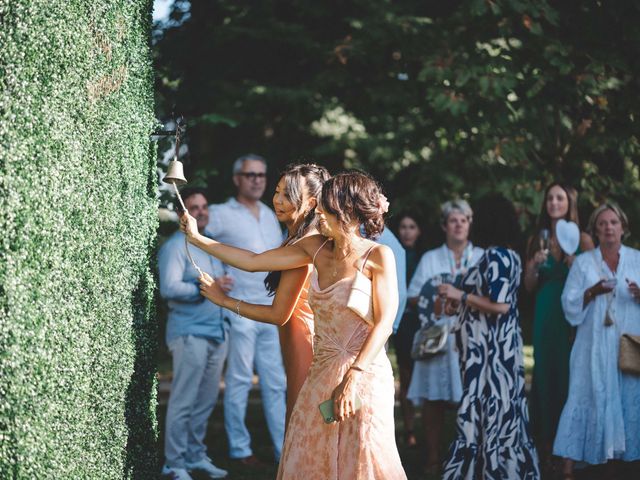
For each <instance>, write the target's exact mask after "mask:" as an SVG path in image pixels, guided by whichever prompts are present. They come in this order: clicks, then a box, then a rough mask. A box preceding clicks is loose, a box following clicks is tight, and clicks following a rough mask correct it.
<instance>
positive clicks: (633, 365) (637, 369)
mask: <svg viewBox="0 0 640 480" xmlns="http://www.w3.org/2000/svg"><path fill="white" fill-rule="evenodd" d="M618 366H619V367H620V370H621V371H622V372H623V373H628V374H630V375H640V335H630V334H628V333H623V334H622V335H621V336H620V354H619V356H618Z"/></svg>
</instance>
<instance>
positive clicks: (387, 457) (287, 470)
mask: <svg viewBox="0 0 640 480" xmlns="http://www.w3.org/2000/svg"><path fill="white" fill-rule="evenodd" d="M352 281H353V278H344V279H341V280H338V281H337V282H335V283H334V284H333V285H330V286H329V287H327V288H325V289H322V290H320V289H319V287H318V283H317V274H316V272H315V271H314V273H312V276H311V288H310V289H309V304H310V305H311V308H312V309H313V311H314V313H315V339H314V357H313V363H312V365H311V369H310V370H309V375H308V377H307V380H306V381H305V383H304V385H303V386H302V389H301V390H300V394H299V395H298V401H297V402H296V404H295V406H294V408H293V413H292V415H291V419H290V421H289V426H288V429H287V434H286V437H285V441H284V449H283V451H282V458H281V460H280V468H279V470H278V479H281V480H290V479H304V480H316V479H317V480H358V479H361V480H365V479H366V480H374V479H379V480H404V479H406V475H405V473H404V470H403V469H402V464H401V463H400V456H399V455H398V449H397V447H396V443H395V429H394V422H393V407H394V382H393V372H392V370H391V364H390V363H389V359H388V358H387V355H386V352H385V351H384V349H383V350H381V351H380V353H379V355H378V357H377V358H376V359H375V360H374V361H373V362H372V363H371V365H370V366H369V367H368V371H367V372H363V373H361V374H360V377H361V378H360V381H359V383H358V391H357V394H358V396H359V397H360V399H361V400H362V407H361V408H360V409H359V410H358V411H357V413H356V414H355V416H353V417H351V418H349V419H347V420H345V421H343V422H334V423H331V424H325V423H324V420H323V418H322V416H321V414H320V411H319V409H318V405H320V403H322V402H323V401H325V400H327V399H329V398H331V394H332V393H333V390H334V389H335V387H337V386H338V384H339V383H340V382H341V381H342V377H343V375H344V374H345V372H346V371H347V370H348V369H349V367H350V366H351V365H352V363H353V361H354V360H355V358H356V355H357V354H358V352H359V351H360V349H361V348H362V345H363V343H364V341H365V339H366V338H367V336H368V335H369V331H370V329H371V327H370V326H369V325H368V324H367V323H365V322H364V321H363V320H362V319H361V318H360V317H358V316H357V315H356V314H355V313H353V312H352V311H351V310H349V309H348V308H347V306H346V305H347V299H348V297H349V292H350V289H351V283H352Z"/></svg>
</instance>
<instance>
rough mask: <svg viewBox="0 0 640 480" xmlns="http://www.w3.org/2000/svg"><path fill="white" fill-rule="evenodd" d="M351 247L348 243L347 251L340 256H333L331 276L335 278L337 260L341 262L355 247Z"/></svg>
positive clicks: (336, 274)
mask: <svg viewBox="0 0 640 480" xmlns="http://www.w3.org/2000/svg"><path fill="white" fill-rule="evenodd" d="M352 247H353V245H350V246H349V248H348V249H347V253H345V254H344V255H343V256H342V257H340V258H335V257H334V258H333V272H331V276H332V277H333V278H336V277H337V276H338V262H342V261H343V260H345V259H346V258H348V257H349V256H350V255H351V254H352V253H353V252H354V250H355V248H352ZM334 248H335V242H334Z"/></svg>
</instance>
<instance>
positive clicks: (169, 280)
mask: <svg viewBox="0 0 640 480" xmlns="http://www.w3.org/2000/svg"><path fill="white" fill-rule="evenodd" d="M182 197H183V199H184V204H185V207H187V210H188V211H189V213H190V214H191V215H192V216H193V217H195V218H196V220H197V223H198V230H199V231H200V232H201V233H202V232H203V231H204V228H205V227H206V225H207V223H208V222H209V210H208V209H207V198H206V196H205V191H204V190H201V189H185V190H184V191H183V193H182ZM189 251H190V253H191V255H192V256H193V259H194V261H195V262H196V265H198V267H200V268H201V269H202V270H203V271H204V272H207V273H208V274H209V275H211V276H212V277H218V282H219V284H220V286H221V287H222V288H223V289H225V290H227V291H228V290H229V289H230V287H231V283H232V281H231V278H230V277H225V276H223V268H222V264H221V263H220V261H219V260H217V259H215V258H214V257H212V256H209V255H207V254H206V253H204V252H203V251H202V250H200V249H197V248H191V249H190V250H189ZM158 269H159V271H160V295H161V296H162V297H163V298H164V299H166V300H167V301H168V307H169V314H168V320H167V333H166V341H167V345H168V347H169V350H170V351H171V355H172V357H173V380H172V382H171V395H170V397H169V404H168V406H167V420H166V431H165V458H166V463H165V465H164V467H163V469H162V474H163V476H165V477H169V478H171V479H175V480H190V479H191V476H190V475H189V471H197V472H198V473H200V474H202V475H201V476H204V477H206V478H224V477H226V476H227V471H226V470H223V469H221V468H218V467H216V466H215V465H214V464H213V463H212V462H211V460H210V459H209V458H208V457H207V449H206V446H205V444H204V437H205V433H206V431H207V421H208V419H209V415H210V414H211V412H212V411H213V407H214V405H215V404H216V401H217V399H218V389H219V385H220V376H221V374H222V367H223V365H224V361H225V358H226V355H227V341H226V330H228V326H225V323H224V321H223V315H222V312H223V310H222V309H221V308H220V307H218V306H216V305H214V304H213V303H211V302H209V301H206V300H205V298H204V297H203V296H202V295H200V286H199V283H198V281H197V279H198V276H199V273H198V271H197V270H196V269H195V268H194V267H193V265H192V264H191V262H190V261H189V259H188V257H187V252H186V250H185V242H184V234H183V233H182V232H180V231H178V232H176V233H174V234H173V235H172V236H171V237H170V238H169V239H168V240H167V241H166V242H165V243H164V245H163V246H162V248H161V249H160V253H159V256H158Z"/></svg>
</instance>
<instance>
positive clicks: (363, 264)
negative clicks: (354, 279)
mask: <svg viewBox="0 0 640 480" xmlns="http://www.w3.org/2000/svg"><path fill="white" fill-rule="evenodd" d="M377 246H378V245H373V246H372V247H371V248H369V250H367V253H366V254H365V256H364V260H363V261H362V265H360V272H362V271H363V270H364V266H365V265H366V264H367V260H368V259H369V255H370V254H371V252H372V251H373V249H374V248H376V247H377Z"/></svg>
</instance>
